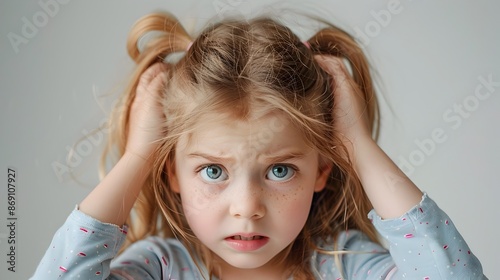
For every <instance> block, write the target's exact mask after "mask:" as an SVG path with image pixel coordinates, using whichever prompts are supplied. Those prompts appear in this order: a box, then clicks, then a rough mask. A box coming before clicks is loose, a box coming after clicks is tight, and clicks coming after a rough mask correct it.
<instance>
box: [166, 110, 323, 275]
mask: <svg viewBox="0 0 500 280" xmlns="http://www.w3.org/2000/svg"><path fill="white" fill-rule="evenodd" d="M200 127H201V128H200V129H197V130H196V131H195V132H194V133H192V134H191V135H190V136H189V138H188V136H183V137H181V139H180V141H179V143H178V145H177V149H176V151H175V155H176V161H175V171H174V170H170V171H169V173H170V178H171V186H172V189H173V190H174V191H175V192H178V193H180V196H181V200H182V205H183V209H184V213H185V215H186V219H187V221H188V223H189V225H190V227H191V229H192V230H193V232H194V234H195V235H196V236H197V237H198V239H199V240H200V241H201V242H202V243H203V244H204V245H205V246H207V247H208V248H209V249H210V250H211V251H212V252H214V253H215V254H216V255H217V256H218V257H219V258H220V261H222V267H223V268H224V266H227V265H230V266H231V267H232V268H245V269H252V268H259V267H262V266H264V265H265V264H267V263H268V262H269V261H270V260H272V259H273V258H274V257H275V256H277V255H278V253H280V252H281V251H282V250H283V249H285V248H286V247H287V246H288V245H290V244H291V242H292V241H293V240H294V239H295V238H296V237H297V235H298V234H299V232H300V231H301V230H302V228H303V227H304V224H305V222H306V220H307V217H308V214H309V210H310V207H311V202H312V197H313V193H314V192H317V191H321V190H322V189H323V188H324V186H325V183H326V179H327V177H328V174H329V172H330V168H329V167H321V166H320V165H319V156H318V153H317V152H316V151H315V150H313V149H312V148H310V147H308V146H307V145H306V142H305V141H304V139H303V137H302V135H301V133H300V131H298V130H297V129H296V128H295V127H294V126H293V125H292V124H290V123H289V121H288V120H287V119H286V118H284V117H283V116H281V115H277V114H271V115H267V116H265V117H261V118H259V119H256V120H250V121H237V120H234V119H233V120H231V119H227V120H226V121H224V122H221V121H218V122H209V121H207V122H206V124H204V125H203V126H200Z"/></svg>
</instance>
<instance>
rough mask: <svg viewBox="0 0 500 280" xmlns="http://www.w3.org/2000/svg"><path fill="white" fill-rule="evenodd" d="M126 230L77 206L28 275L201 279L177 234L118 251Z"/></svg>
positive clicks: (71, 277)
mask: <svg viewBox="0 0 500 280" xmlns="http://www.w3.org/2000/svg"><path fill="white" fill-rule="evenodd" d="M126 234H127V228H126V227H125V226H124V227H122V228H120V227H118V226H116V225H113V224H106V223H102V222H100V221H98V220H96V219H94V218H92V217H90V216H88V215H86V214H84V213H83V212H81V211H79V210H78V209H75V210H74V211H73V212H72V213H71V214H70V215H69V217H68V219H67V220H66V222H65V223H64V224H63V226H62V227H61V228H59V230H58V231H57V232H56V234H55V235H54V238H53V239H52V242H51V244H50V247H49V248H48V249H47V251H46V253H45V255H44V257H43V258H42V260H41V262H40V264H39V265H38V267H37V269H36V271H35V274H34V275H33V276H32V278H31V279H37V280H38V279H172V280H174V279H177V280H178V279H202V276H201V275H200V272H199V270H198V269H197V267H196V264H195V263H194V262H193V261H192V259H191V257H190V255H189V252H188V250H187V249H186V248H185V247H184V245H183V244H182V243H181V242H180V241H178V240H176V239H164V238H160V237H149V238H146V239H144V240H140V241H137V242H135V243H134V244H132V245H131V246H130V247H129V248H127V249H126V250H125V251H124V252H123V253H122V254H120V255H119V256H116V255H117V253H118V251H119V249H120V247H121V246H122V245H123V243H124V241H125V237H126ZM203 273H205V274H206V270H205V271H203Z"/></svg>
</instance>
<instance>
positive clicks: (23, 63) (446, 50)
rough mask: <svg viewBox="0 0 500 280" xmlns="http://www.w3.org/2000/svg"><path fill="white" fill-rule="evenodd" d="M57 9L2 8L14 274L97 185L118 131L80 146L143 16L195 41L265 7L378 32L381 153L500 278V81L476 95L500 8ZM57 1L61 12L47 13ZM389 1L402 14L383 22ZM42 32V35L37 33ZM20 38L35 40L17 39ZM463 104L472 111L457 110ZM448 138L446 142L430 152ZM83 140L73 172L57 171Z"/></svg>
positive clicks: (499, 60) (202, 5)
mask: <svg viewBox="0 0 500 280" xmlns="http://www.w3.org/2000/svg"><path fill="white" fill-rule="evenodd" d="M54 1H55V0H50V1H49V0H41V1H40V2H39V1H6V0H3V1H1V3H0V13H1V16H0V96H1V97H0V116H1V117H0V131H1V132H0V133H1V139H0V141H1V142H0V168H1V170H0V253H1V255H0V278H1V279H26V278H28V277H29V276H30V275H31V274H32V273H33V271H34V269H35V267H36V265H37V263H38V261H39V260H40V258H41V257H42V255H43V253H44V251H45V249H46V248H47V247H48V245H49V242H50V240H51V237H52V235H53V233H54V232H55V230H56V229H57V228H58V227H59V226H60V225H61V224H62V223H63V221H64V220H65V218H66V216H67V215H68V214H69V212H70V211H71V210H72V209H73V207H74V206H75V204H77V203H78V202H79V201H80V200H81V199H82V198H83V197H84V196H85V195H86V194H87V193H88V192H89V191H90V190H91V189H92V187H93V186H94V185H95V184H96V183H97V181H98V177H97V163H98V157H99V154H100V151H101V150H102V143H103V142H104V140H103V139H102V137H103V136H105V133H101V134H96V135H94V138H92V139H93V140H92V141H91V140H84V141H82V142H78V140H81V139H82V138H83V137H85V135H86V134H87V132H89V131H91V130H92V129H94V128H96V127H97V126H98V125H99V123H100V122H101V121H103V120H104V119H105V117H106V115H107V113H108V112H109V108H110V104H111V103H112V102H113V99H114V98H115V97H116V96H117V94H118V93H119V92H120V89H122V88H123V86H124V84H125V81H126V77H127V75H128V74H129V73H130V72H131V69H132V68H133V63H132V62H131V60H130V59H129V58H128V56H127V54H126V51H125V42H126V36H127V33H128V31H129V28H130V27H131V25H132V24H133V23H134V21H135V20H137V19H138V18H139V17H141V16H143V15H145V14H147V13H149V12H152V11H154V10H158V9H162V10H167V11H170V12H172V13H173V14H175V15H176V16H177V17H178V18H179V19H181V21H182V23H183V24H184V25H185V26H186V28H187V29H188V30H189V31H190V32H191V33H192V34H194V32H195V31H197V30H199V28H200V27H201V26H203V25H204V23H205V22H206V21H207V20H208V19H210V18H212V19H213V18H215V19H217V18H218V17H219V16H226V15H230V14H236V13H243V14H246V15H251V14H259V13H260V12H261V11H262V10H263V7H267V8H265V9H264V10H267V11H269V10H277V11H280V10H284V9H285V8H292V9H295V10H299V11H308V12H310V13H313V14H316V15H319V16H321V17H327V18H328V19H329V20H330V21H332V22H334V23H335V24H338V25H340V26H342V27H343V28H345V29H346V30H347V31H349V32H350V33H352V34H356V30H362V32H363V33H364V34H367V35H366V36H368V37H367V38H368V40H367V38H364V39H363V38H361V35H357V36H358V37H360V40H362V41H363V40H364V43H363V44H364V46H365V50H366V52H367V53H368V54H369V56H370V58H371V61H372V64H373V65H374V67H375V68H376V69H377V70H378V73H379V76H380V81H381V83H380V84H381V88H380V92H382V94H381V95H380V96H381V103H382V125H383V127H382V136H381V141H380V144H381V146H382V147H383V148H384V150H385V151H386V152H387V153H388V154H389V155H390V156H391V157H392V158H393V159H394V160H395V161H396V162H397V163H398V164H402V163H403V162H404V160H406V161H408V163H409V164H411V165H412V167H408V166H404V167H403V169H404V170H405V172H407V174H408V175H409V176H410V178H411V179H412V180H414V181H415V182H416V183H417V185H418V186H420V188H422V189H423V190H425V191H427V192H428V193H429V194H430V195H431V197H433V198H434V199H435V200H436V201H437V202H438V203H439V205H440V206H441V207H442V208H443V209H444V210H445V211H446V212H447V213H448V214H449V215H450V216H451V217H452V219H453V221H454V222H455V224H456V225H457V227H458V228H459V230H460V231H461V233H462V235H463V236H464V237H465V239H466V240H467V242H468V243H469V245H470V247H471V248H472V250H473V251H474V253H475V254H476V255H477V256H478V257H479V258H480V260H481V261H482V263H483V267H484V271H485V273H486V275H487V276H488V277H490V279H500V273H499V272H498V269H495V267H494V265H496V264H498V257H497V256H496V254H498V252H499V251H500V242H499V241H498V232H499V230H500V226H499V222H498V221H499V219H498V217H497V215H496V214H495V212H497V211H495V210H496V209H497V208H496V207H497V206H498V197H499V196H500V191H499V187H498V183H497V176H498V173H497V172H498V168H499V167H500V165H499V159H500V149H499V148H498V139H499V136H500V131H499V125H498V120H499V110H498V109H499V105H500V96H499V95H500V86H495V87H492V88H491V90H492V92H491V94H490V95H489V96H487V97H485V98H483V100H479V99H477V97H474V92H475V89H476V87H477V86H479V85H480V84H481V82H480V79H479V77H484V78H487V77H488V76H489V75H491V77H492V79H493V80H494V81H498V82H500V55H499V54H498V50H499V49H500V33H499V31H498V28H499V27H500V24H499V23H500V20H499V19H498V11H500V2H495V1H474V2H473V1H439V2H438V3H435V1H411V0H401V1H361V0H357V1H332V0H330V1H327V0H324V1H319V0H317V1H308V2H307V3H305V2H304V1H286V2H284V1H242V0H216V1H212V0H207V1H194V0H185V1H178V2H177V1H175V2H174V1H118V0H113V1H96V0H93V1H68V0H65V1H62V0H60V2H54ZM49 2H52V3H57V6H55V5H52V6H51V9H49V10H47V9H45V8H44V3H49ZM390 3H392V4H394V5H396V10H394V9H393V11H397V12H396V13H390V12H389V14H390V15H391V17H390V20H389V18H388V17H385V18H383V20H382V19H381V15H382V14H385V15H387V12H388V11H389V8H388V5H390ZM56 8H57V9H56ZM380 11H386V12H385V13H384V12H380ZM377 19H378V22H377ZM27 22H29V23H27ZM34 23H37V24H38V26H35V28H36V30H34V29H31V30H28V29H29V28H28V27H25V25H29V24H34ZM23 28H24V29H25V30H24V31H25V32H24V33H23ZM26 28H28V29H26ZM296 32H298V33H300V34H302V33H301V32H304V31H303V30H296ZM9 34H10V35H9ZM12 34H16V35H17V36H19V37H22V38H23V43H20V44H15V43H14V44H13V43H12V42H11V38H12V36H14V35H12ZM304 34H305V32H304ZM18 39H19V38H18ZM482 91H483V92H486V91H485V89H484V88H483V89H482ZM464 102H465V107H464V108H466V109H464V110H465V114H463V115H460V114H458V113H456V112H455V111H454V109H455V108H457V107H456V106H458V105H460V104H462V106H463V103H464ZM389 108H391V110H392V111H391V110H390V109H389ZM450 110H451V111H450ZM446 116H447V117H446ZM450 118H452V119H450ZM458 122H460V125H459V123H458ZM435 130H438V131H441V133H442V134H443V136H442V137H441V138H440V139H438V140H442V141H440V142H441V143H436V142H434V148H432V149H431V146H429V145H430V144H427V146H425V147H424V148H421V147H419V145H418V144H417V143H429V141H425V140H424V139H428V138H430V137H431V136H432V134H433V131H435ZM79 143H80V144H79ZM75 144H76V148H77V155H75V157H73V160H74V161H73V163H72V165H73V167H74V168H72V172H65V171H64V170H62V169H59V171H55V169H54V166H57V165H59V166H62V165H66V161H65V159H66V157H67V155H68V149H69V147H71V146H73V145H75ZM78 144H79V145H80V146H78ZM78 149H79V150H78ZM78 156H79V157H78ZM78 158H79V160H78ZM403 159H404V160H403ZM8 167H15V168H16V170H17V175H18V178H17V192H16V199H17V204H16V206H17V209H16V217H17V218H18V220H17V227H16V242H17V244H16V245H17V252H16V254H17V255H16V256H17V263H16V270H17V271H16V273H11V272H8V271H7V263H6V259H7V256H6V254H7V245H8V244H7V237H8V232H7V227H6V224H7V222H6V218H7V199H6V197H7V168H8ZM70 173H71V174H73V177H72V176H71V175H70Z"/></svg>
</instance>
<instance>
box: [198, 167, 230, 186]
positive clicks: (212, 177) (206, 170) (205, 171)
mask: <svg viewBox="0 0 500 280" xmlns="http://www.w3.org/2000/svg"><path fill="white" fill-rule="evenodd" d="M200 176H201V178H203V180H205V181H207V182H209V183H218V182H222V181H224V180H226V179H227V174H226V173H225V172H224V170H223V169H222V167H220V166H218V165H207V166H205V167H203V168H202V169H201V170H200Z"/></svg>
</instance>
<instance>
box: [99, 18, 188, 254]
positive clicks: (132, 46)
mask: <svg viewBox="0 0 500 280" xmlns="http://www.w3.org/2000/svg"><path fill="white" fill-rule="evenodd" d="M190 42H191V38H190V36H189V35H188V34H187V32H186V31H185V29H184V28H183V27H182V26H181V24H180V23H179V21H178V20H177V19H176V18H175V17H173V16H171V15H168V14H160V13H156V14H150V15H147V16H144V17H142V18H141V19H139V20H138V21H137V22H136V23H135V24H134V26H133V27H132V29H131V31H130V33H129V36H128V39H127V51H128V54H129V55H130V57H131V58H132V60H133V61H134V62H135V63H136V64H137V65H136V67H135V69H134V72H133V73H132V75H131V77H130V78H129V81H130V82H129V84H128V86H127V87H126V89H125V91H124V93H123V95H122V96H121V97H120V98H119V100H118V101H119V102H118V103H117V105H116V106H115V108H114V109H113V112H112V115H111V117H110V119H109V121H108V123H107V126H108V129H109V131H110V133H109V139H108V143H107V145H106V147H105V150H104V152H103V154H102V156H101V163H100V177H101V179H102V178H104V175H105V173H106V167H107V166H108V165H107V163H108V161H113V162H112V163H113V164H115V163H116V162H117V161H118V160H119V158H120V157H121V156H122V155H123V154H124V153H125V147H126V144H127V143H126V142H127V135H128V126H129V117H130V108H131V105H132V102H133V101H134V98H135V94H136V88H137V85H138V84H139V79H140V77H141V75H142V73H144V72H145V71H146V70H147V69H148V68H149V67H150V66H151V65H153V64H154V63H157V62H164V61H165V58H166V57H167V56H168V55H170V54H172V53H174V52H180V51H185V50H186V49H187V48H188V46H189V44H190ZM171 72H172V71H170V73H168V76H169V77H171ZM112 152H113V155H114V157H110V156H111V154H112ZM110 159H111V160H110ZM152 173H153V172H152ZM153 176H154V174H151V175H150V176H149V178H148V179H147V181H146V183H145V186H144V187H143V189H142V191H141V193H140V196H139V197H138V199H137V201H136V203H135V205H134V209H133V212H132V216H133V217H134V219H131V218H130V217H129V218H128V219H127V224H128V225H130V230H129V232H128V234H127V242H126V243H125V245H124V246H123V247H122V249H121V251H120V252H122V251H123V250H124V249H125V248H126V247H127V246H129V245H130V244H131V243H133V242H135V241H137V240H140V239H143V238H145V237H146V236H150V235H163V236H168V235H171V231H170V229H169V227H168V222H167V220H166V218H165V217H164V216H163V215H161V212H162V211H161V209H160V208H159V207H158V206H157V203H156V199H155V191H154V188H153V186H154V183H155V182H154V179H153Z"/></svg>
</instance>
